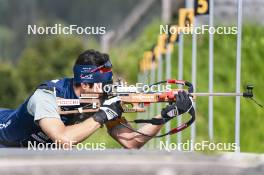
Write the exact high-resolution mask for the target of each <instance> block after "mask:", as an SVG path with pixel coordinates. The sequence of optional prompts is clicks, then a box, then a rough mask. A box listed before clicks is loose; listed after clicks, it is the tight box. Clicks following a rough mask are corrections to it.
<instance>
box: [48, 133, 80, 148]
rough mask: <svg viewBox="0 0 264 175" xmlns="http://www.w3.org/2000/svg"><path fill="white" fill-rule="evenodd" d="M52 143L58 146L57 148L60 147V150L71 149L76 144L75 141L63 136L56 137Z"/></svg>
mask: <svg viewBox="0 0 264 175" xmlns="http://www.w3.org/2000/svg"><path fill="white" fill-rule="evenodd" d="M53 142H55V143H56V144H57V145H58V147H62V148H71V147H73V146H74V145H76V144H77V141H75V140H74V139H73V138H70V137H67V136H65V135H58V136H56V137H55V138H54V139H53Z"/></svg>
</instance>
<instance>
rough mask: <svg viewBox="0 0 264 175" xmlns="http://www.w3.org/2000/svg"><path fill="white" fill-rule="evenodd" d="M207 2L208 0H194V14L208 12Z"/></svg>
mask: <svg viewBox="0 0 264 175" xmlns="http://www.w3.org/2000/svg"><path fill="white" fill-rule="evenodd" d="M209 2H210V0H194V14H195V16H196V15H205V14H209Z"/></svg>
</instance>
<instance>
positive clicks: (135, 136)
mask: <svg viewBox="0 0 264 175" xmlns="http://www.w3.org/2000/svg"><path fill="white" fill-rule="evenodd" d="M156 118H161V116H160V115H158V116H156ZM126 124H127V125H128V126H130V125H129V124H128V123H126ZM130 127H131V126H130ZM161 127H162V125H152V124H145V125H144V126H142V127H141V128H140V129H138V131H139V132H142V133H145V134H147V135H151V136H155V135H156V134H157V133H158V132H159V131H160V129H161ZM108 132H109V134H110V135H111V136H112V137H113V138H114V139H115V140H116V141H118V142H119V143H120V144H121V145H122V146H123V147H125V148H128V149H139V148H141V147H142V146H143V145H144V144H146V143H147V142H148V141H149V140H150V139H151V138H152V137H148V136H144V135H141V134H139V133H136V132H134V131H132V130H130V129H128V128H126V127H124V126H122V125H117V126H115V127H113V128H111V129H109V130H108Z"/></svg>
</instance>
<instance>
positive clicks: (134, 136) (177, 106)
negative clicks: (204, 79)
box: [108, 91, 193, 149]
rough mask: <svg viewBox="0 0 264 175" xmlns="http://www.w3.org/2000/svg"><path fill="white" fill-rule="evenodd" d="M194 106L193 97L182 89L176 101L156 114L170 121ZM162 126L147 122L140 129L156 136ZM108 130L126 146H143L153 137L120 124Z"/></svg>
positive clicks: (135, 147)
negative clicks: (159, 113)
mask: <svg viewBox="0 0 264 175" xmlns="http://www.w3.org/2000/svg"><path fill="white" fill-rule="evenodd" d="M192 106H193V105H192V99H191V98H190V97H189V95H188V94H187V93H186V92H185V91H182V92H179V93H178V94H177V95H176V101H175V103H174V104H171V105H168V106H167V107H166V108H164V109H163V110H162V111H161V115H158V116H156V118H163V119H164V121H166V122H168V121H170V120H171V119H172V118H174V117H175V116H178V115H181V114H183V113H185V112H188V111H189V110H190V109H191V108H192ZM161 127H162V125H152V124H146V125H144V126H143V127H141V128H140V129H139V130H138V131H140V132H142V133H145V134H147V135H151V136H154V135H156V134H157V133H158V132H159V130H160V129H161ZM108 128H109V127H108ZM108 130H109V134H110V135H111V136H112V137H113V138H114V139H115V140H117V141H118V142H119V143H120V144H121V145H122V146H124V147H125V148H134V149H138V148H141V147H142V146H143V145H144V144H145V143H146V142H148V141H149V140H150V139H151V137H148V136H144V135H142V134H139V133H136V132H134V131H131V130H130V129H128V128H126V127H124V126H122V125H120V124H119V125H116V126H115V127H112V128H109V129H108Z"/></svg>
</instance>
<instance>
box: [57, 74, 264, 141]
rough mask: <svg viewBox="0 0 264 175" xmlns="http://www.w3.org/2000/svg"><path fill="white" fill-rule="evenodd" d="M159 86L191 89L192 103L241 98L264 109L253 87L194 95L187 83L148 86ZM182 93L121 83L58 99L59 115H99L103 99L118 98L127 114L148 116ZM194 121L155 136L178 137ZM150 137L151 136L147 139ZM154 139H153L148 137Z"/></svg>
mask: <svg viewBox="0 0 264 175" xmlns="http://www.w3.org/2000/svg"><path fill="white" fill-rule="evenodd" d="M160 84H176V85H180V86H187V87H188V89H185V91H186V92H188V94H190V97H191V98H193V100H195V99H196V97H198V96H229V97H232V96H234V97H235V96H241V97H244V98H248V99H252V100H253V101H254V102H255V103H256V104H257V105H259V106H260V107H263V106H262V105H260V104H259V103H257V102H256V100H255V99H254V98H253V97H254V95H253V85H248V86H247V87H246V91H245V92H243V93H199V92H198V93H194V92H193V90H194V89H193V85H192V84H191V83H190V82H188V81H184V80H174V79H170V80H166V81H160V82H156V83H154V84H151V85H149V86H148V87H152V86H154V85H160ZM105 89H107V90H105ZM182 90H183V89H171V90H169V91H163V92H153V91H149V92H140V91H138V90H137V89H135V88H131V87H127V86H126V87H124V86H122V83H121V82H120V80H119V81H118V83H116V84H114V85H111V86H108V87H107V88H104V87H101V88H100V89H99V91H98V90H97V91H92V92H90V93H86V94H81V96H80V98H79V99H62V98H57V104H58V107H59V109H58V111H59V114H62V115H68V114H78V113H79V114H81V113H94V112H97V111H98V110H99V108H100V105H101V99H107V98H111V97H115V96H119V97H120V99H121V105H122V108H123V111H124V113H134V112H145V111H146V110H145V107H146V106H147V105H149V104H152V103H169V104H172V103H173V102H175V101H176V96H175V95H176V94H177V93H178V92H179V91H182ZM67 106H71V108H67ZM72 106H76V108H72ZM194 120H195V114H193V115H192V117H191V118H190V120H188V121H187V122H186V123H183V124H182V125H180V126H179V127H177V128H173V129H172V130H171V131H169V132H168V133H165V134H163V135H159V136H154V137H163V136H165V135H168V134H174V133H177V132H179V131H181V130H183V129H185V128H187V127H188V126H190V125H191V124H192V123H193V122H194ZM133 122H134V123H152V124H154V125H155V124H156V125H160V124H163V123H164V121H163V120H162V119H156V118H152V119H147V120H146V119H137V120H134V121H133ZM121 124H122V125H124V126H125V127H127V128H129V129H131V130H133V131H135V132H138V131H136V130H134V129H133V128H131V127H129V126H128V125H126V124H124V123H121ZM138 133H140V134H142V135H146V134H144V133H141V132H138ZM146 136H149V135H146ZM149 137H153V136H149Z"/></svg>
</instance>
